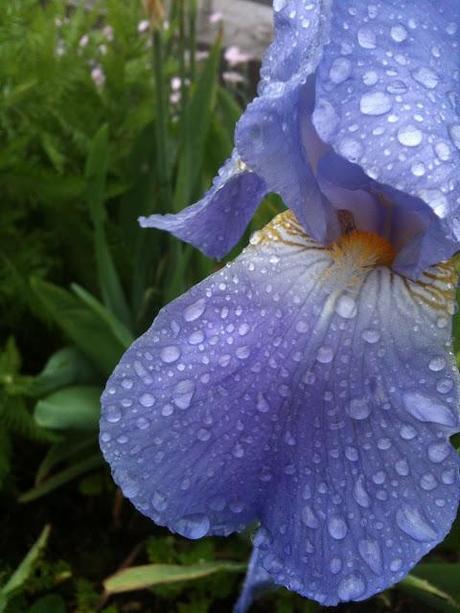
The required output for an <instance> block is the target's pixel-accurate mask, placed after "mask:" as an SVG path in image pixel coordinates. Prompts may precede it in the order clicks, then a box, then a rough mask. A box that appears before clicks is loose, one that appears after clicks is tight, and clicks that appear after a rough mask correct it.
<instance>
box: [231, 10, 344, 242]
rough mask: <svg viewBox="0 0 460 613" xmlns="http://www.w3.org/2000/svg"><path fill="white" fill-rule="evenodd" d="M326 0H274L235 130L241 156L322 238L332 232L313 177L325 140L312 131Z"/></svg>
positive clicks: (326, 18)
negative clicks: (257, 78)
mask: <svg viewBox="0 0 460 613" xmlns="http://www.w3.org/2000/svg"><path fill="white" fill-rule="evenodd" d="M330 5H331V2H330V1H329V0H325V1H317V2H315V3H306V2H303V1H302V0H291V1H290V2H285V1H283V2H275V3H274V11H275V40H274V42H273V44H272V46H271V47H270V48H269V49H268V51H267V54H266V56H265V58H264V63H263V66H262V70H261V75H262V81H261V84H260V86H259V93H260V95H259V97H258V98H256V99H255V100H254V102H252V104H250V105H249V107H248V109H247V110H246V112H245V113H244V115H243V117H242V118H241V120H240V122H239V124H238V127H237V132H236V142H237V147H238V150H239V151H240V154H241V156H242V158H243V159H244V161H245V162H246V163H247V164H248V165H249V166H250V167H251V168H253V169H254V170H255V171H256V172H257V173H258V174H259V175H260V176H261V177H263V178H264V179H265V181H266V182H267V185H268V187H269V189H270V191H274V192H277V193H278V194H280V195H281V196H282V198H283V199H284V201H285V203H286V204H287V206H288V207H289V208H291V209H292V210H293V211H294V212H295V214H296V216H297V218H298V219H299V221H300V222H301V223H302V225H303V227H304V228H305V230H306V231H307V232H308V234H309V235H310V236H312V237H313V238H315V239H316V240H318V241H320V242H326V241H327V240H328V239H329V238H330V237H331V236H334V235H335V234H336V227H335V219H334V216H333V212H332V207H331V205H330V203H329V202H328V200H327V199H326V198H325V197H324V196H323V194H322V193H321V190H320V188H319V186H318V183H317V180H316V177H315V170H316V168H315V166H316V160H317V158H318V157H319V155H320V153H321V150H322V148H323V145H322V144H321V143H320V142H319V139H318V138H317V136H316V135H315V134H314V130H313V127H312V125H311V115H312V113H313V110H314V106H315V80H314V77H313V76H312V75H313V73H314V71H315V69H316V67H317V65H318V62H319V60H320V58H321V52H322V46H323V44H324V43H325V42H326V40H327V33H328V22H329V19H330V15H329V14H330Z"/></svg>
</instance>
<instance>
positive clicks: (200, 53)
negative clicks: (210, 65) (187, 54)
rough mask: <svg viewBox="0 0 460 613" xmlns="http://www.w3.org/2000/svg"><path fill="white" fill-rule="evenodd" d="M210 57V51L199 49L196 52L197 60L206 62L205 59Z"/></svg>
mask: <svg viewBox="0 0 460 613" xmlns="http://www.w3.org/2000/svg"><path fill="white" fill-rule="evenodd" d="M208 57H209V51H197V52H196V53H195V60H196V61H197V62H204V60H207V59H208Z"/></svg>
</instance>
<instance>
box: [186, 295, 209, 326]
mask: <svg viewBox="0 0 460 613" xmlns="http://www.w3.org/2000/svg"><path fill="white" fill-rule="evenodd" d="M205 309H206V301H205V299H204V298H200V300H197V301H196V302H194V303H193V304H191V305H189V306H188V307H187V308H186V309H185V311H184V319H185V321H189V322H190V321H195V320H196V319H198V318H199V317H201V316H202V315H203V313H204V311H205Z"/></svg>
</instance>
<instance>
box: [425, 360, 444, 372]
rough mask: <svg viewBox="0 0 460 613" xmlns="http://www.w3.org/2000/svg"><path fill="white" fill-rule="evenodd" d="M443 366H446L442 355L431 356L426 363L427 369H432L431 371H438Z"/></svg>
mask: <svg viewBox="0 0 460 613" xmlns="http://www.w3.org/2000/svg"><path fill="white" fill-rule="evenodd" d="M445 366H446V360H445V358H442V357H438V358H433V359H432V360H431V361H430V363H429V364H428V367H429V369H430V370H432V371H433V372H439V371H440V370H443V369H444V368H445Z"/></svg>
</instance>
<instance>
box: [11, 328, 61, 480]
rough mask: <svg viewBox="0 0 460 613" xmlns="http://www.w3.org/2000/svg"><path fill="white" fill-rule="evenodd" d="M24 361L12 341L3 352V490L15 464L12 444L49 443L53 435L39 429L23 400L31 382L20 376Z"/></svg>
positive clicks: (12, 340)
mask: <svg viewBox="0 0 460 613" xmlns="http://www.w3.org/2000/svg"><path fill="white" fill-rule="evenodd" d="M20 369H21V357H20V354H19V352H18V350H17V347H16V343H15V342H14V339H13V338H10V339H9V340H8V341H7V343H6V346H5V347H4V348H2V349H1V350H0V489H1V488H2V486H3V484H4V482H5V480H6V478H7V477H8V474H9V472H10V470H11V464H12V457H11V455H12V440H13V437H15V436H19V437H20V438H22V439H25V440H29V441H35V442H45V441H49V434H48V433H47V432H46V431H44V430H43V429H42V428H40V427H39V426H37V424H36V423H35V421H34V419H33V417H32V415H31V413H30V412H29V410H28V408H27V404H26V400H25V398H24V396H23V391H24V386H25V385H26V381H27V379H26V378H24V377H22V376H21V374H20Z"/></svg>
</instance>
